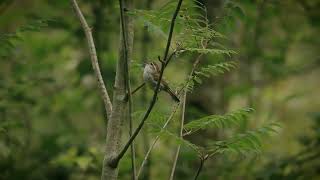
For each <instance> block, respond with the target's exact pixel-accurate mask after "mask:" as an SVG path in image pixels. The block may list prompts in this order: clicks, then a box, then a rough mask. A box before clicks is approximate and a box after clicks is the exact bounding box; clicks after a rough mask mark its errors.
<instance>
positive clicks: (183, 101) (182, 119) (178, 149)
mask: <svg viewBox="0 0 320 180" xmlns="http://www.w3.org/2000/svg"><path fill="white" fill-rule="evenodd" d="M186 100H187V90H186V89H185V90H184V91H183V100H182V111H181V122H180V135H179V136H180V138H183V136H182V135H183V125H184V120H185V110H186ZM180 148H181V145H180V144H179V145H178V147H177V150H176V153H175V156H174V160H173V165H172V168H171V173H170V178H169V179H170V180H172V179H173V177H174V172H175V170H176V166H177V162H178V157H179V153H180Z"/></svg>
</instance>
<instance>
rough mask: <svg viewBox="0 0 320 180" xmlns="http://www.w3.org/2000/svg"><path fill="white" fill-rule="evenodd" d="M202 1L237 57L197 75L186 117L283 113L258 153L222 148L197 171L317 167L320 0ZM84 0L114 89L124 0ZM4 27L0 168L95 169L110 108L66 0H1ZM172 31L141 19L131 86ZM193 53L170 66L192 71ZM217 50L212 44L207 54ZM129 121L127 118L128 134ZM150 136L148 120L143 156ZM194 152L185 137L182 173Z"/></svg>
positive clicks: (306, 171) (167, 153)
mask: <svg viewBox="0 0 320 180" xmlns="http://www.w3.org/2000/svg"><path fill="white" fill-rule="evenodd" d="M166 2H167V0H136V1H134V3H135V7H136V8H137V9H159V8H160V7H161V6H163V5H164V4H165V3H166ZM200 2H201V3H203V4H204V5H205V6H206V8H207V12H208V20H209V21H210V22H211V23H212V24H213V27H214V28H215V29H217V30H218V31H219V32H221V33H223V34H224V35H225V36H226V37H227V39H226V40H224V41H223V44H224V45H225V46H226V47H228V48H230V49H233V50H235V51H236V52H237V54H236V55H234V56H232V57H226V58H227V59H231V60H237V61H238V62H239V65H238V66H239V67H238V68H237V69H235V70H233V71H232V72H230V73H227V74H224V75H222V76H219V77H215V78H210V79H208V80H206V82H205V83H203V84H202V85H200V86H198V87H197V88H196V89H195V90H194V91H193V92H192V93H191V94H190V95H189V99H188V101H187V112H186V113H187V115H186V120H187V121H190V120H192V119H194V118H199V117H201V116H204V115H210V114H224V113H226V112H229V111H231V110H234V109H237V108H241V107H253V108H254V109H255V112H254V115H253V116H252V117H251V118H252V121H250V123H248V124H245V125H243V126H242V127H241V129H238V131H243V130H245V129H250V128H254V127H257V126H259V125H260V124H262V123H264V122H268V121H270V122H271V121H276V122H280V123H281V125H282V129H281V131H280V132H279V134H278V135H276V136H272V137H269V138H267V139H265V141H264V142H263V144H264V148H263V153H262V154H261V155H259V156H249V157H238V156H236V157H233V156H227V155H225V156H224V155H223V156H218V157H215V158H213V159H210V160H208V161H207V162H206V164H205V167H204V170H203V172H202V174H201V177H200V179H204V180H206V179H208V180H209V179H210V180H211V179H320V173H319V172H320V81H319V77H320V68H319V67H320V52H319V50H320V38H319V34H320V31H319V30H320V1H318V0H283V1H277V0H241V1H240V0H239V1H237V0H235V1H227V0H225V1H224V0H201V1H200ZM78 3H79V5H80V7H81V9H82V11H83V13H84V15H85V17H86V19H87V21H88V23H89V24H90V26H91V27H92V31H93V36H94V39H95V43H96V48H97V52H98V57H99V62H100V65H101V71H102V74H103V77H104V80H105V82H106V85H107V88H108V90H109V92H111V93H112V86H113V83H114V75H115V65H116V61H117V58H118V47H119V10H118V6H119V5H118V2H117V1H113V0H96V1H90V0H79V1H78ZM230 4H232V8H231V7H230ZM0 33H1V34H0V36H1V39H0V56H1V57H0V179H3V180H20V179H26V180H38V179H39V180H42V179H50V180H56V179H59V180H63V179H99V178H100V173H101V165H102V159H103V152H104V144H105V136H106V122H107V118H106V115H105V112H104V108H103V102H102V100H101V98H100V96H99V95H100V94H99V92H98V89H97V84H96V79H95V77H94V74H93V71H92V68H91V62H90V60H89V56H88V50H87V44H86V40H85V37H84V33H83V31H82V29H81V27H80V24H79V22H78V19H77V18H76V17H75V15H74V12H73V10H72V8H71V5H70V3H69V1H66V0H55V1H49V0H1V1H0ZM165 42H166V39H165V38H163V37H161V35H159V33H158V32H157V31H152V30H149V31H148V30H146V27H145V25H144V24H143V23H139V22H138V21H137V22H136V23H135V37H134V53H133V59H132V62H133V64H134V65H132V66H131V67H132V70H131V73H132V84H133V85H132V86H133V87H135V86H138V85H139V84H140V83H141V82H142V76H141V72H142V71H141V68H139V66H138V65H139V63H142V62H143V61H144V60H147V59H148V60H149V59H154V60H155V59H156V58H157V56H158V55H162V53H163V51H164V45H165ZM194 57H195V56H194V55H192V54H190V55H184V56H182V57H179V58H178V59H176V60H174V61H172V63H171V64H170V66H169V67H168V69H167V71H166V75H165V76H166V78H167V79H169V80H170V84H172V86H174V87H176V86H178V84H179V83H180V82H181V81H182V80H184V79H185V78H186V76H187V73H188V70H190V68H191V65H192V62H193V58H194ZM221 58H222V57H220V56H214V55H206V56H205V57H204V59H203V62H204V63H209V62H215V61H218V60H219V59H221ZM145 92H146V93H145ZM151 94H152V90H150V89H145V90H143V91H142V92H139V93H137V94H135V95H134V99H133V100H134V111H140V110H144V109H145V108H146V107H147V105H148V100H149V99H150V98H151ZM160 99H161V100H160V101H159V102H158V103H157V105H156V107H155V109H156V112H157V113H162V114H165V115H168V114H169V113H170V109H171V107H172V101H171V100H170V98H169V97H168V96H167V95H166V94H164V93H161V94H160ZM176 116H177V117H175V119H176V121H175V122H174V123H173V125H174V126H175V125H176V126H178V118H179V115H176ZM138 122H139V119H136V120H135V122H134V123H135V125H136V124H137V123H138ZM146 129H147V128H146ZM127 131H128V127H127V125H126V127H125V129H124V133H125V137H124V138H125V139H127V138H128V133H127ZM229 131H231V130H225V131H217V130H215V129H210V130H206V131H201V132H200V133H197V134H195V135H194V136H192V137H190V139H189V140H190V141H192V142H194V143H197V144H202V143H205V141H206V140H208V139H214V138H216V137H217V136H219V135H221V134H224V133H230V132H229ZM153 138H154V135H152V134H151V133H149V132H148V131H147V130H145V131H143V133H141V134H140V135H139V136H138V138H137V141H136V146H137V161H138V164H139V163H140V162H141V161H142V159H143V157H144V153H145V152H146V150H147V148H148V147H149V144H150V143H151V142H152V141H153ZM175 147H176V145H175V144H174V143H173V142H170V141H169V142H168V141H164V140H163V141H160V142H159V143H158V144H157V145H156V148H155V150H154V151H153V152H152V155H151V159H150V161H149V162H148V165H147V168H146V169H145V171H144V174H143V177H142V179H155V180H157V179H167V178H168V176H169V173H170V168H171V163H172V159H173V155H174V152H175ZM198 163H199V162H198V160H197V157H196V154H195V153H194V152H192V151H191V150H190V149H188V148H186V147H182V150H181V154H180V156H179V160H178V164H177V172H176V175H175V179H192V177H193V175H194V173H195V171H196V169H197V167H198ZM130 170H131V167H130V159H129V156H126V157H125V159H124V160H123V161H122V162H121V164H120V173H119V179H130Z"/></svg>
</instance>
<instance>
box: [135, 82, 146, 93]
mask: <svg viewBox="0 0 320 180" xmlns="http://www.w3.org/2000/svg"><path fill="white" fill-rule="evenodd" d="M145 85H146V83H142V84H141V85H140V86H138V87H137V88H136V89H134V90H133V91H132V92H131V95H133V94H134V93H136V92H137V91H138V90H139V89H141V88H142V87H143V86H145Z"/></svg>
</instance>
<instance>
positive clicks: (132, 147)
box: [119, 0, 136, 180]
mask: <svg viewBox="0 0 320 180" xmlns="http://www.w3.org/2000/svg"><path fill="white" fill-rule="evenodd" d="M119 4H120V19H121V31H122V38H123V41H122V42H123V47H124V58H125V60H126V63H125V67H124V69H125V76H124V77H125V78H124V79H125V86H126V90H127V96H128V102H129V103H128V106H129V107H128V118H129V135H130V136H132V129H133V125H132V96H131V85H130V72H129V58H128V42H127V36H126V27H125V18H124V9H123V8H124V7H123V0H119ZM130 150H131V168H132V179H133V180H135V178H136V165H135V161H136V160H135V159H136V158H135V156H136V155H135V147H134V142H132V143H131V146H130Z"/></svg>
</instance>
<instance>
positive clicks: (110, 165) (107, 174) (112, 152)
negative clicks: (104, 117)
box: [101, 0, 134, 180]
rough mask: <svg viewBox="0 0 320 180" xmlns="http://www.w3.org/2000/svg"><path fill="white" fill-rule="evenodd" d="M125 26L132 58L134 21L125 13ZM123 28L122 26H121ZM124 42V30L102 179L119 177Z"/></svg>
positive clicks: (127, 4) (127, 1)
mask: <svg viewBox="0 0 320 180" xmlns="http://www.w3.org/2000/svg"><path fill="white" fill-rule="evenodd" d="M131 7H132V1H130V0H124V8H127V9H131ZM124 18H125V21H124V23H125V27H126V29H124V31H125V32H124V33H125V34H126V38H127V48H128V52H127V58H128V59H131V56H132V48H133V32H134V29H133V22H132V19H131V18H130V17H129V16H127V15H124ZM120 29H121V28H120ZM121 42H123V36H122V31H121V32H120V48H119V60H118V62H117V67H116V78H115V84H114V93H113V109H112V113H111V117H110V120H109V121H108V127H107V138H106V141H107V142H106V149H105V155H104V160H103V167H102V176H101V179H102V180H114V179H117V177H118V163H115V162H113V160H114V158H115V157H116V156H117V155H118V154H119V151H120V148H121V138H122V134H123V133H122V127H123V123H124V120H125V119H126V116H125V114H126V112H127V111H126V107H127V101H126V98H125V97H126V83H125V64H126V57H125V47H124V44H123V43H121Z"/></svg>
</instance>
